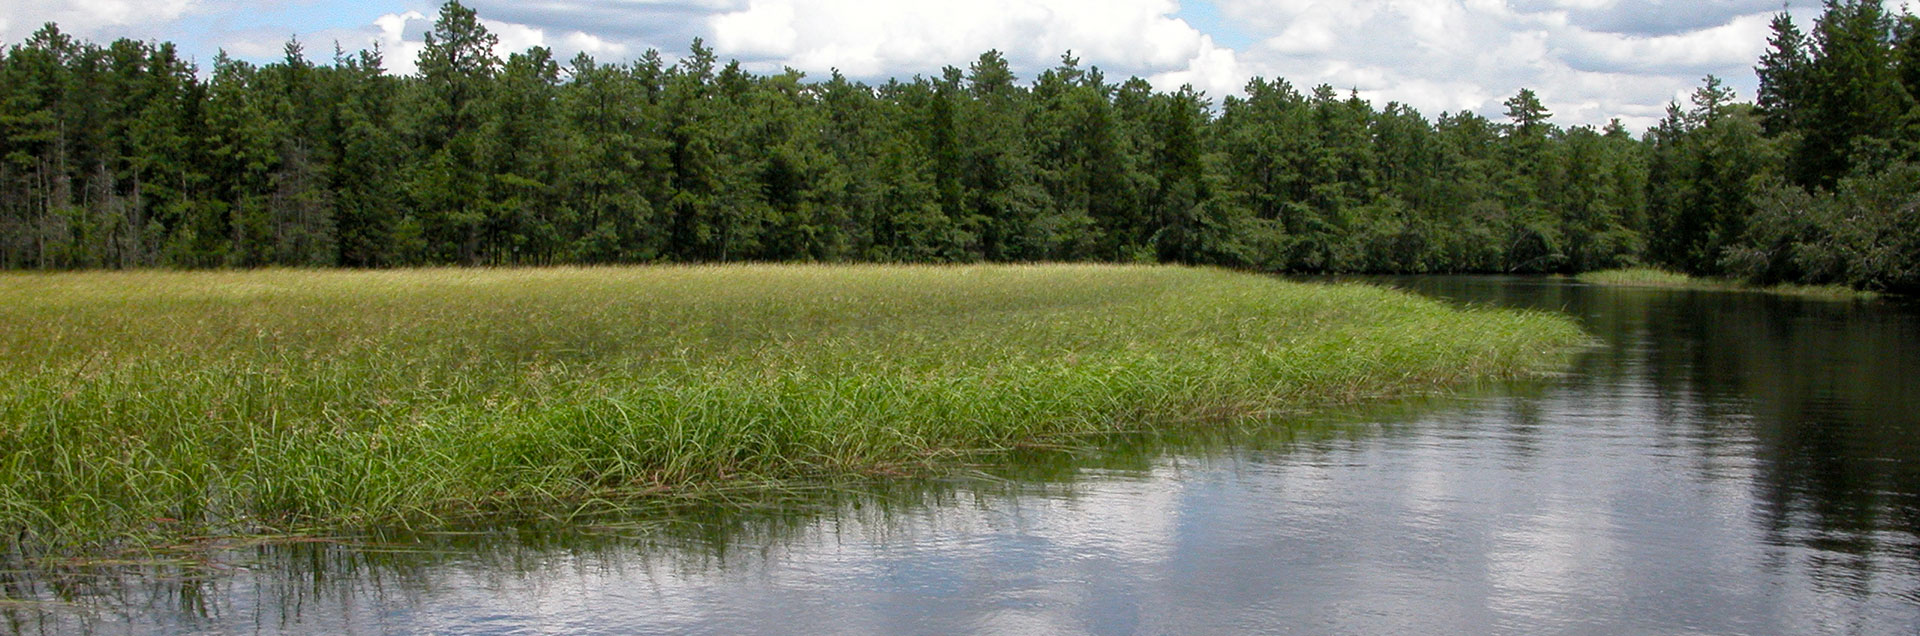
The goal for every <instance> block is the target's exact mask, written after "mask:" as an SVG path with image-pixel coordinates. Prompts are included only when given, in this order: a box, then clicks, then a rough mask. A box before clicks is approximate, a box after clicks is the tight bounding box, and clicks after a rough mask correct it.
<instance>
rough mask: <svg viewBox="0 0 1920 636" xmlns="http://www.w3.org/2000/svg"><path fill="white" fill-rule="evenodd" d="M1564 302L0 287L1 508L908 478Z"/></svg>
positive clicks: (1315, 376) (192, 521) (1459, 354)
mask: <svg viewBox="0 0 1920 636" xmlns="http://www.w3.org/2000/svg"><path fill="white" fill-rule="evenodd" d="M1582 338H1583V336H1582V334H1581V333H1580V331H1579V330H1578V328H1577V327H1575V326H1574V325H1573V324H1572V323H1571V322H1569V321H1568V320H1566V319H1563V318H1560V317H1555V316H1550V315H1545V314H1536V313H1521V312H1512V311H1496V310H1490V309H1462V308H1456V307H1452V306H1449V305H1446V304H1443V303H1440V302H1437V301H1432V300H1426V299H1422V298H1418V297H1415V296H1412V295H1409V294H1405V293H1399V292H1393V291H1388V290H1383V289H1378V288H1372V287H1365V286H1310V285H1301V284H1294V283H1287V282H1283V281H1279V280H1276V279H1272V278H1267V277H1261V276H1255V275H1249V274H1238V273H1231V272H1225V271H1219V270H1210V269H1187V268H1165V267H1116V266H1091V265H1050V266H980V267H885V266H846V267H840V266H726V267H662V268H585V269H526V270H474V269H458V270H455V269H446V270H413V271H389V272H345V271H260V272H244V273H166V272H143V273H78V274H56V275H6V276H0V530H4V531H5V532H6V536H7V537H9V539H8V540H9V541H14V542H15V546H14V547H15V549H27V550H42V549H55V550H87V549H98V548H100V547H103V546H108V545H114V544H122V545H124V544H132V545H141V544H151V543H152V542H156V541H166V540H173V539H178V538H180V537H183V536H187V535H206V534H213V535H219V534H229V533H240V532H253V531H261V530H276V529H281V530H284V529H287V528H292V527H299V526H307V525H314V524H319V525H334V524H353V523H368V522H390V521H428V522H431V520H432V519H434V518H436V517H439V516H444V515H449V514H463V513H466V512H469V511H474V510H497V509H503V508H513V507H517V506H525V505H537V506H553V505H567V504H568V503H570V502H571V503H579V502H584V501H589V500H592V499H595V498H606V497H628V496H635V495H646V494H648V493H660V492H684V491H687V490H690V489H693V490H697V489H699V488H702V487H707V486H710V485H713V484H737V483H741V482H743V481H752V480H772V479H793V478H806V477H809V476H824V475H845V474H853V473H868V474H888V473H895V472H911V471H917V470H921V469H924V468H926V467H929V466H933V465H937V464H938V463H939V462H940V461H942V459H943V458H947V457H951V456H954V455H958V454H964V453H967V452H976V451H981V450H992V449H1004V448H1009V447H1013V446H1016V445H1019V444H1021V443H1023V442H1031V441H1034V440H1040V439H1045V438H1048V437H1058V436H1064V435H1076V434H1086V433H1097V432H1104V431H1112V430H1116V429H1126V428H1140V427H1150V426H1167V425H1182V424H1187V423H1194V422H1205V421H1210V420H1216V419H1220V418H1238V417H1247V416H1258V415H1260V414H1262V413H1266V412H1270V411H1275V410H1298V409H1306V408H1312V407H1316V406H1325V405H1329V404H1333V403H1344V402H1351V401H1355V400H1359V399H1364V398H1370V397H1376V396H1383V395H1389V394H1404V393H1409V392H1418V391H1426V390H1431V389H1434V388H1437V387H1442V386H1446V385H1451V384H1455V383H1460V382H1464V381H1470V380H1475V379H1481V378H1490V377H1497V376H1509V375H1515V374H1522V373H1527V372H1530V371H1533V370H1537V369H1539V368H1541V367H1542V365H1546V364H1551V363H1552V361H1553V360H1555V359H1556V354H1557V352H1560V351H1564V350H1565V349H1566V348H1567V347H1569V346H1570V345H1572V344H1574V343H1576V342H1579V341H1580V340H1582Z"/></svg>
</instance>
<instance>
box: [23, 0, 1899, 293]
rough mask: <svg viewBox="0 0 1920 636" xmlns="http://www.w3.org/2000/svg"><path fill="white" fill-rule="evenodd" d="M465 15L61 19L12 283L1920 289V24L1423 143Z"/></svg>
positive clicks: (1376, 129)
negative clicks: (88, 34)
mask: <svg viewBox="0 0 1920 636" xmlns="http://www.w3.org/2000/svg"><path fill="white" fill-rule="evenodd" d="M496 44H497V38H496V37H495V36H494V35H493V34H490V33H488V31H487V29H486V28H485V27H484V26H483V25H482V24H481V22H480V21H479V19H478V16H477V15H476V14H475V12H474V11H473V10H472V9H470V8H468V7H466V6H464V5H462V4H460V3H458V2H447V3H446V4H445V5H444V6H442V7H441V10H440V14H439V16H438V19H437V20H436V21H435V23H434V27H433V29H432V31H431V33H430V34H429V35H428V37H427V44H426V47H425V49H424V50H423V51H422V52H421V54H420V56H419V59H418V60H417V68H418V69H419V70H418V72H417V73H416V74H414V75H410V76H395V75H392V74H389V73H387V72H386V71H385V61H384V60H383V57H382V53H381V52H379V51H377V50H375V51H357V52H348V51H344V50H339V49H338V47H336V49H335V50H334V51H333V52H332V54H331V56H330V59H323V60H320V61H317V62H316V61H315V60H314V59H313V56H311V55H309V53H308V52H307V51H306V47H305V45H304V44H303V43H301V42H299V41H290V42H288V43H287V45H286V48H285V55H284V56H283V59H281V60H278V61H275V62H272V63H268V64H261V65H256V64H252V63H249V62H245V61H239V60H234V59H231V58H229V57H227V56H226V55H224V54H222V55H219V56H217V57H216V58H215V59H214V60H213V62H212V68H211V69H208V70H207V71H206V72H202V69H199V68H196V67H195V65H193V64H192V63H190V62H188V61H185V60H183V59H182V58H181V56H180V54H179V53H178V51H177V49H176V48H175V47H174V45H172V44H170V43H164V42H163V43H149V42H141V41H135V40H127V39H122V40H117V41H114V42H112V43H110V44H106V45H98V44H94V43H90V42H82V41H78V40H76V39H74V38H72V37H70V36H68V35H66V34H64V33H62V32H61V31H60V30H59V28H58V27H57V26H56V25H53V24H48V25H46V26H45V27H44V28H42V29H41V30H39V31H38V32H36V33H34V34H33V35H32V36H30V37H29V38H28V39H27V40H26V41H25V42H22V43H18V44H15V45H12V46H10V47H8V48H7V49H6V50H5V51H4V52H3V53H0V267H5V268H10V269H78V268H139V267H185V268H213V267H260V266H302V267H329V266H345V267H395V266H408V265H427V264H461V265H482V264H485V265H543V264H559V263H650V262H727V261H827V262H845V261H882V262H975V261H1129V262H1135V261H1160V262H1173V263H1193V264H1217V265H1225V266H1234V267H1249V268H1259V269H1266V270H1275V271H1294V272H1381V273H1384V272H1395V273H1419V272H1521V273H1545V272H1576V271H1585V270H1591V269H1601V268H1610V267H1620V266H1627V265H1655V266H1663V267H1667V268H1672V269H1677V270H1682V271H1686V272H1689V273H1695V274H1707V275H1724V276H1738V277H1743V278H1749V279H1753V280H1756V281H1761V282H1782V281H1793V282H1809V283H1843V284H1848V285H1853V286H1856V287H1862V288H1871V289H1883V290H1896V291H1899V290H1915V289H1916V288H1920V232H1916V231H1915V228H1916V227H1920V167H1916V166H1915V163H1914V162H1915V161H1916V159H1920V108H1916V100H1915V96H1920V19H1916V18H1915V17H1914V16H1912V15H1905V14H1902V15H1892V14H1889V13H1888V12H1887V11H1886V10H1885V9H1884V8H1883V7H1882V6H1881V4H1880V3H1879V2H1875V1H1871V0H1865V1H1862V0H1844V1H1843V0H1830V1H1829V2H1827V3H1826V6H1825V10H1824V12H1823V13H1822V15H1821V16H1820V17H1819V18H1818V19H1817V20H1816V21H1815V23H1814V24H1812V25H1810V28H1808V29H1805V30H1802V28H1801V27H1800V25H1797V24H1795V23H1794V21H1793V19H1792V18H1791V16H1790V15H1788V14H1786V13H1784V12H1783V13H1781V14H1780V15H1779V16H1778V17H1777V18H1776V19H1775V21H1774V23H1773V35H1772V38H1771V39H1770V40H1769V43H1768V46H1769V48H1768V51H1767V53H1766V55H1765V56H1764V57H1763V58H1762V59H1760V60H1759V61H1758V66H1757V68H1756V71H1757V73H1758V74H1759V77H1760V90H1759V94H1758V95H1756V96H1755V101H1754V102H1752V103H1747V102H1742V101H1740V99H1739V96H1736V95H1734V94H1733V93H1732V92H1731V91H1730V90H1728V89H1727V88H1726V87H1725V86H1724V84H1722V82H1721V81H1720V80H1719V79H1718V78H1714V77H1707V78H1705V80H1704V81H1703V82H1702V85H1701V86H1700V88H1699V90H1697V91H1696V92H1695V93H1694V94H1693V95H1692V97H1691V99H1690V100H1688V102H1687V103H1674V104H1672V105H1671V106H1670V107H1669V110H1668V114H1667V116H1666V118H1665V119H1664V120H1662V121H1661V123H1660V124H1659V125H1658V126H1657V127H1655V128H1654V129H1653V130H1650V131H1648V132H1647V133H1645V134H1644V135H1640V136H1637V137H1636V136H1635V135H1633V134H1632V133H1630V132H1629V131H1627V130H1626V129H1625V128H1624V127H1623V126H1621V125H1620V124H1619V122H1618V121H1617V120H1616V121H1615V122H1614V123H1613V124H1611V125H1608V126H1606V127H1602V128H1594V127H1590V126H1574V127H1562V126H1559V125H1556V124H1555V123H1553V121H1552V117H1553V115H1552V113H1551V112H1549V111H1548V109H1547V108H1546V107H1545V106H1544V105H1543V104H1542V101H1541V99H1540V97H1539V96H1538V95H1536V94H1534V93H1533V91H1531V90H1521V91H1519V92H1518V93H1517V94H1516V95H1514V96H1513V97H1512V98H1511V99H1509V100H1507V101H1506V103H1505V105H1506V112H1505V117H1504V119H1502V120H1490V119H1488V118H1486V117H1482V116H1480V115H1477V114H1474V113H1471V112H1460V113H1441V114H1439V115H1438V116H1437V117H1434V118H1428V117H1427V116H1425V115H1423V114H1421V113H1420V112H1418V111H1416V110H1414V109H1411V108H1408V107H1407V106H1405V105H1402V104H1398V103H1389V104H1386V105H1385V106H1384V107H1376V106H1375V105H1374V104H1372V103H1370V102H1368V101H1367V100H1363V99H1361V98H1359V97H1358V96H1357V95H1356V94H1354V93H1352V92H1347V93H1344V94H1343V93H1342V92H1341V91H1339V90H1337V89H1335V88H1334V87H1331V86H1325V85H1322V86H1315V87H1310V88H1302V87H1295V86H1293V85H1292V84H1290V83H1288V82H1287V81H1286V80H1284V79H1268V78H1255V79H1253V80H1251V81H1249V82H1248V83H1247V85H1246V87H1245V90H1244V93H1245V95H1244V96H1230V97H1226V98H1224V99H1222V100H1220V101H1219V102H1218V103H1217V104H1216V103H1214V102H1213V101H1211V100H1210V99H1209V98H1207V97H1206V96H1205V95H1203V94H1200V93H1198V92H1195V91H1194V90H1192V89H1191V88H1181V89H1179V90H1174V91H1171V92H1163V91H1157V90H1155V89H1154V88H1153V87H1152V86H1151V85H1149V84H1148V83H1147V82H1146V81H1145V80H1142V79H1140V78H1137V77H1135V78H1128V79H1126V80H1121V81H1115V80H1110V79H1109V78H1107V77H1106V76H1105V75H1104V74H1103V73H1102V72H1101V71H1100V70H1099V69H1098V68H1097V67H1089V66H1086V65H1083V64H1082V63H1081V61H1080V60H1078V59H1076V58H1074V57H1073V56H1072V55H1071V54H1066V55H1062V56H1061V58H1060V61H1059V63H1058V65H1057V66H1054V67H1053V68H1050V69H1047V70H1045V71H1043V72H1040V73H1039V74H1038V75H1037V76H1036V77H1033V78H1031V80H1023V79H1022V78H1019V77H1017V76H1016V75H1015V73H1014V72H1013V70H1012V69H1011V68H1010V66H1009V64H1008V61H1007V60H1006V59H1005V58H1004V57H1003V56H1002V55H1001V54H1000V53H998V52H995V51H988V52H986V53H983V54H981V55H980V56H979V58H978V59H976V60H974V61H973V62H971V63H970V64H968V65H967V66H966V67H965V68H959V67H947V68H944V69H941V70H940V71H939V72H937V73H934V74H931V75H921V76H914V77H912V78H908V79H894V80H889V81H887V82H885V83H882V84H879V85H869V84H865V83H861V82H855V81H850V80H849V79H848V78H846V77H843V76H841V75H840V74H839V73H833V74H831V75H830V76H828V77H825V78H809V77H806V76H805V75H804V74H803V73H800V72H798V71H794V70H791V69H788V70H786V71H784V72H781V73H778V74H771V75H756V74H754V73H752V72H749V71H747V70H745V69H743V68H742V66H741V64H740V63H738V62H726V63H722V62H721V61H720V60H719V59H718V58H717V56H716V55H715V53H714V51H713V50H712V49H710V48H708V47H707V46H706V45H705V44H704V43H702V42H701V41H699V40H695V41H694V42H693V43H692V45H691V46H690V50H689V52H688V54H687V55H686V56H685V57H683V58H680V59H679V60H678V61H676V62H671V63H670V62H668V61H666V60H665V59H664V58H663V56H662V55H661V54H659V53H658V52H654V51H649V52H647V53H646V54H645V55H643V56H641V57H640V58H639V59H637V60H632V61H623V62H603V61H600V60H596V59H594V58H593V57H592V56H589V55H587V54H584V53H583V54H580V55H578V56H575V57H573V58H572V59H570V60H559V59H555V57H554V55H553V53H552V52H551V51H550V50H548V49H545V48H539V47H535V48H530V49H528V50H526V51H523V52H518V53H511V54H509V55H507V57H506V58H505V59H501V58H500V57H498V56H497V55H496V53H495V49H496Z"/></svg>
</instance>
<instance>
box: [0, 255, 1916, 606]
mask: <svg viewBox="0 0 1920 636" xmlns="http://www.w3.org/2000/svg"><path fill="white" fill-rule="evenodd" d="M1384 282H1387V283H1390V284H1396V285H1401V286H1405V287H1408V288H1410V289H1415V290H1417V291H1420V292H1423V293H1429V294H1434V295H1439V296H1444V297H1448V298H1452V299H1456V300H1461V301H1464V302H1473V303H1480V304H1496V305H1502V306H1513V307H1531V308H1542V309H1549V310H1554V311H1564V312H1567V313H1569V314H1572V315H1574V316H1577V317H1578V318H1579V319H1580V320H1582V321H1583V322H1584V324H1585V325H1586V327H1587V329H1588V330H1589V331H1590V332H1592V333H1593V334H1594V335H1595V336H1597V337H1598V338H1599V339H1600V340H1601V341H1602V344H1601V345H1600V346H1597V347H1595V348H1594V349H1592V350H1591V351H1588V352H1586V353H1585V354H1583V355H1581V356H1580V357H1579V358H1578V359H1577V360H1576V361H1575V363H1574V365H1573V367H1572V368H1571V369H1570V371H1569V373H1568V374H1566V375H1565V376H1561V377H1554V378H1551V379H1549V380H1545V381H1540V382H1530V383H1526V384H1521V385H1516V386H1506V387H1496V388H1490V389H1488V390H1485V391H1481V392H1478V393H1477V394H1476V395H1475V396H1474V397H1463V398H1454V399H1445V400H1427V401H1424V402H1414V403H1403V404H1396V405H1388V406H1385V407H1380V408H1375V409H1370V410H1368V411H1366V412H1363V413H1349V414H1341V415H1337V416H1329V417H1325V418H1321V419H1318V420H1315V421H1312V422H1307V423H1294V424H1288V425H1285V426H1278V425H1276V426H1271V427H1258V426H1256V427H1249V428H1248V429H1247V430H1235V431H1212V432H1207V433H1204V434H1183V435H1178V436H1167V437H1130V438H1123V439H1119V440H1114V441H1111V442H1108V443H1103V444H1099V445H1096V446H1094V447H1090V448H1084V449H1077V450H1066V451H1035V452H1032V453H1028V454H1025V455H1022V456H1019V457H1013V458H1009V459H1008V460H1007V461H1006V462H1005V463H1004V464H1003V465H996V466H989V467H985V468H983V469H982V470H981V472H980V474H978V475H975V476H971V477H964V478H955V479H951V480H947V481H944V482H936V483H901V482H894V483H888V484H874V485H869V486H866V487H864V488H859V489H853V490H845V489H838V490H830V491H822V492H814V493H807V492H801V493H793V494H791V495H788V496H785V497H782V498H778V499H777V500H768V499H764V498H761V499H753V500H750V501H747V502H745V503H742V504H740V505H736V506H732V507H721V508H713V509H706V510H694V511H691V512H682V513H681V514H675V515H661V514H657V513H655V514H627V515H602V516H600V517H596V518H594V519H592V520H591V521H590V522H589V523H585V524H582V523H570V524H559V523H552V524H543V523H537V522H530V523H522V524H516V525H512V526H502V527H495V528H475V529H473V530H472V531H471V532H467V533H441V534H425V535H400V534H389V535H380V536H368V537H359V538H358V539H357V541H356V543H357V545H356V544H355V543H349V544H330V543H313V544H299V545H267V546H259V547H252V548H236V549H234V550H231V551H229V552H226V553H222V554H221V555H219V558H218V559H217V560H216V562H214V563H211V564H188V565H179V566H173V565H159V566H149V567H143V568H133V569H108V570H104V571H103V570H100V569H78V570H74V571H71V572H65V573H55V574H52V575H49V574H47V573H38V574H35V575H32V576H28V575H23V574H18V573H15V574H12V575H5V576H4V577H0V586H4V587H0V589H5V590H9V591H8V592H7V593H6V596H7V597H9V598H12V599H39V601H40V602H25V601H21V600H15V601H11V602H3V603H0V616H4V617H5V618H6V619H7V620H8V621H10V622H8V623H6V625H8V626H9V627H10V628H11V629H13V630H15V631H22V632H28V633H38V632H46V633H69V632H80V631H93V632H99V633H121V632H134V633H145V632H184V633H210V634H227V633H283V632H296V633H488V634H544V633H697V634H735V633H770V634H811V633H835V634H947V633H977V634H1041V633H1048V634H1076V633H1092V634H1135V633H1141V634H1239V633H1307V634H1312V633H1343V634H1349V633H1358V634H1385V633H1502V634H1504V633H1514V634H1533V633H1593V634H1640V633H1646V634H1653V633H1658V634H1822V633H1833V634H1914V633H1920V308H1916V307H1915V306H1913V305H1908V304H1900V303H1870V304H1861V303H1833V302H1817V301H1801V300H1794V299H1788V298H1777V297H1771V296H1764V295H1753V294H1733V293H1695V292H1671V291H1656V290H1628V289H1608V288H1596V287H1587V286H1582V285H1577V284H1573V283H1567V282H1562V281H1554V280H1541V279H1489V278H1425V279H1403V280H1387V281H1384Z"/></svg>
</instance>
